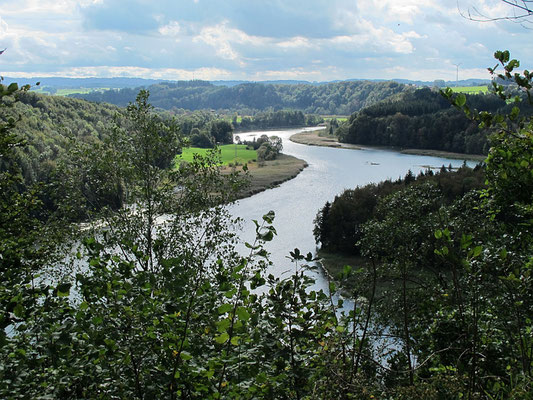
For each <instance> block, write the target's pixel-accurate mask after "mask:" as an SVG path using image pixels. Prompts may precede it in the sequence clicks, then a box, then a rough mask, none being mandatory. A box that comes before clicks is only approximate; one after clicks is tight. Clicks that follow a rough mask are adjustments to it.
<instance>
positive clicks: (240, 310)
mask: <svg viewBox="0 0 533 400" xmlns="http://www.w3.org/2000/svg"><path fill="white" fill-rule="evenodd" d="M237 316H238V317H239V319H240V320H241V321H248V320H249V319H250V313H249V312H248V310H247V309H246V307H242V306H241V307H237Z"/></svg>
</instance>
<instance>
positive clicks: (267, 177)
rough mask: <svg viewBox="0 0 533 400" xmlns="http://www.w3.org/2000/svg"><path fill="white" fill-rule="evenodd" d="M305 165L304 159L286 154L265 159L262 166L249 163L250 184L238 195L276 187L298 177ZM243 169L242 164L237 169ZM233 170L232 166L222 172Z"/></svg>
mask: <svg viewBox="0 0 533 400" xmlns="http://www.w3.org/2000/svg"><path fill="white" fill-rule="evenodd" d="M305 167H307V163H306V162H305V161H304V160H300V159H299V158H296V157H293V156H288V155H286V154H279V155H278V157H277V159H275V160H272V161H265V163H264V165H263V166H261V167H260V166H258V165H257V163H255V162H254V163H248V171H249V174H250V178H251V179H250V186H249V187H248V188H247V189H246V190H245V191H243V192H241V193H239V196H238V197H240V198H244V197H249V196H252V195H253V194H255V193H259V192H262V191H264V190H267V189H270V188H273V187H276V186H278V185H280V184H281V183H283V182H285V181H288V180H289V179H292V178H294V177H296V176H297V175H298V174H299V173H300V172H301V171H302V170H303V169H304V168H305ZM241 169H242V167H241V166H239V167H237V170H241ZM232 171H233V169H232V168H231V167H224V168H223V169H222V173H230V172H232Z"/></svg>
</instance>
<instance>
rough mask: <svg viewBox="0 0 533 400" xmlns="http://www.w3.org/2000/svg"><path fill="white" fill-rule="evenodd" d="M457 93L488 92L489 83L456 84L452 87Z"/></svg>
mask: <svg viewBox="0 0 533 400" xmlns="http://www.w3.org/2000/svg"><path fill="white" fill-rule="evenodd" d="M451 89H452V90H453V91H454V92H456V93H465V94H478V93H487V92H488V91H489V88H488V86H487V85H484V86H456V87H452V88H451Z"/></svg>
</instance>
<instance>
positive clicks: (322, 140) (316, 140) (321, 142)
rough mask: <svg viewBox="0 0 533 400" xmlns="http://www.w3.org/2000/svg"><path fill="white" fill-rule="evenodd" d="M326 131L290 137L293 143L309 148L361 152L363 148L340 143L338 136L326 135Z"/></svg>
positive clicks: (301, 133)
mask: <svg viewBox="0 0 533 400" xmlns="http://www.w3.org/2000/svg"><path fill="white" fill-rule="evenodd" d="M324 132H325V130H324V131H312V132H300V133H296V134H294V135H292V136H291V137H290V140H291V142H294V143H300V144H306V145H308V146H324V147H337V148H343V149H355V150H360V149H361V147H359V146H356V145H353V144H349V143H339V142H338V141H337V137H336V136H331V135H327V134H324Z"/></svg>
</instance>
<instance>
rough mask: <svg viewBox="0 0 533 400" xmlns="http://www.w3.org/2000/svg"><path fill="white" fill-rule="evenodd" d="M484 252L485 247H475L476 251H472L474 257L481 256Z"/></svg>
mask: <svg viewBox="0 0 533 400" xmlns="http://www.w3.org/2000/svg"><path fill="white" fill-rule="evenodd" d="M482 251H483V247H481V246H477V247H475V248H474V250H473V251H472V257H477V256H479V255H480V254H481V252H482Z"/></svg>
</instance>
